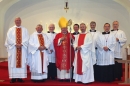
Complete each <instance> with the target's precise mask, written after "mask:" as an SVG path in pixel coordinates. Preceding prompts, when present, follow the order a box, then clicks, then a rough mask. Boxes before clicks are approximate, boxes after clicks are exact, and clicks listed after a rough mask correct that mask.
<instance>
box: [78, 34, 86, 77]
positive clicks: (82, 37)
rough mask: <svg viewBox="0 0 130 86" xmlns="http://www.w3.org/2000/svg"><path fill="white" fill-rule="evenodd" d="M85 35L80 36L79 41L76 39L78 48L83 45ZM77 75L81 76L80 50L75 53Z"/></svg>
mask: <svg viewBox="0 0 130 86" xmlns="http://www.w3.org/2000/svg"><path fill="white" fill-rule="evenodd" d="M85 36H86V34H80V35H79V39H78V46H81V45H83V44H84V38H85ZM77 74H79V75H82V74H83V73H82V59H81V54H80V50H78V53H77Z"/></svg>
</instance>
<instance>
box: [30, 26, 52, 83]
mask: <svg viewBox="0 0 130 86" xmlns="http://www.w3.org/2000/svg"><path fill="white" fill-rule="evenodd" d="M42 30H43V28H42V25H41V24H38V25H37V27H36V31H35V32H34V33H33V34H32V35H31V36H30V39H29V47H28V53H29V56H31V58H30V57H29V58H30V59H28V60H31V61H29V62H30V63H29V64H30V65H29V66H30V71H31V80H32V81H33V82H44V81H45V79H47V73H48V69H47V66H48V65H49V62H48V48H49V46H50V41H49V39H48V37H47V35H46V34H44V33H42Z"/></svg>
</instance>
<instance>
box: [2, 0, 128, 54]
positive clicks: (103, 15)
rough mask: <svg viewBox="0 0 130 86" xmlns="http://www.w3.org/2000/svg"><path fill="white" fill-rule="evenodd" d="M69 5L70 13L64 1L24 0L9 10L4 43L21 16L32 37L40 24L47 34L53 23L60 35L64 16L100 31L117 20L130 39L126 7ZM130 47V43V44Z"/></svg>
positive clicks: (107, 0)
mask: <svg viewBox="0 0 130 86" xmlns="http://www.w3.org/2000/svg"><path fill="white" fill-rule="evenodd" d="M31 1H32V2H31ZM68 1H69V10H68V12H67V13H66V12H65V10H64V9H63V8H64V0H55V2H54V0H21V1H19V2H17V3H15V4H14V5H12V6H11V7H10V8H9V9H8V10H7V12H6V14H5V17H4V20H5V22H4V30H3V33H4V37H3V38H4V40H5V37H6V33H7V30H8V29H9V27H12V26H13V25H14V18H15V17H17V16H20V17H21V18H22V25H23V26H25V27H26V28H27V29H28V31H29V33H30V34H31V33H33V32H34V31H35V27H36V25H37V24H39V23H41V24H42V25H43V26H44V32H46V31H47V26H48V24H49V23H55V25H56V30H55V31H56V32H60V29H59V27H58V20H59V18H60V17H61V16H64V17H66V18H67V19H72V20H73V21H74V22H73V23H81V22H84V23H86V24H88V29H89V28H90V27H89V23H90V22H91V21H96V22H97V30H99V31H103V25H104V23H106V22H108V23H110V24H112V22H113V21H114V20H117V21H119V22H120V28H119V29H122V30H123V31H124V32H125V33H126V35H127V38H128V37H129V36H130V35H129V32H130V29H129V27H130V24H129V23H130V14H129V12H128V11H127V10H126V9H125V8H124V7H123V6H121V5H120V4H118V3H116V2H114V1H113V0H68ZM41 21H42V22H41ZM46 23H47V24H46ZM111 29H112V28H111ZM129 43H130V40H129V39H128V41H127V44H129ZM2 46H3V45H2ZM4 51H5V49H4ZM3 56H7V54H6V53H4V54H3Z"/></svg>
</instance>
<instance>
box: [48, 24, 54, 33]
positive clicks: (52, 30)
mask: <svg viewBox="0 0 130 86" xmlns="http://www.w3.org/2000/svg"><path fill="white" fill-rule="evenodd" d="M48 29H49V31H50V32H54V30H55V25H54V24H50V25H49V27H48Z"/></svg>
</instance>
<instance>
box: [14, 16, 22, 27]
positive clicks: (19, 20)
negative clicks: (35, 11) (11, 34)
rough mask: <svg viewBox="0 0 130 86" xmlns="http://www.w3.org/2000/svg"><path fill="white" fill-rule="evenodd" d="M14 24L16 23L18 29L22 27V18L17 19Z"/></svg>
mask: <svg viewBox="0 0 130 86" xmlns="http://www.w3.org/2000/svg"><path fill="white" fill-rule="evenodd" d="M14 22H15V25H16V26H18V27H19V26H21V18H20V17H16V18H15V21H14Z"/></svg>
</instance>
